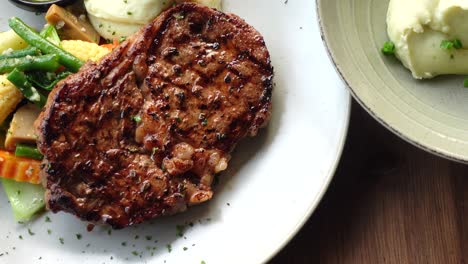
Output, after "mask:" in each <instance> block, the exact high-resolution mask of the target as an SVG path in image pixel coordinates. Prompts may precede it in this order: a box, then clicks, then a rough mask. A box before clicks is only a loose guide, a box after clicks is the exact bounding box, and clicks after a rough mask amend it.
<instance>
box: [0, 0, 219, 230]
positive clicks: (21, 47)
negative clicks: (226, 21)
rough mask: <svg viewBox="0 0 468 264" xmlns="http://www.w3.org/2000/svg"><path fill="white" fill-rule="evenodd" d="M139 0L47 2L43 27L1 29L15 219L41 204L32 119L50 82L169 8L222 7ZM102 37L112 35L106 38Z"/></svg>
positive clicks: (1, 90) (0, 79)
mask: <svg viewBox="0 0 468 264" xmlns="http://www.w3.org/2000/svg"><path fill="white" fill-rule="evenodd" d="M142 2H144V1H141V2H140V1H131V2H130V1H123V2H113V4H114V3H115V6H113V7H115V8H110V7H109V6H108V2H106V1H102V0H86V1H84V7H85V9H83V6H71V7H70V8H71V9H68V8H67V9H65V8H62V7H59V6H57V5H52V6H51V7H50V8H49V10H48V12H47V14H46V15H45V19H46V20H47V24H46V26H44V28H43V29H42V30H40V31H36V30H35V29H33V28H31V27H30V26H28V25H26V24H25V23H24V22H23V21H21V19H19V18H16V17H13V18H11V19H9V21H8V24H9V26H10V28H11V30H9V31H6V32H0V179H1V181H2V184H3V187H4V189H5V193H6V195H7V196H8V199H9V201H10V205H11V207H12V209H13V213H14V216H15V218H16V220H17V221H27V220H29V219H30V218H31V217H32V216H33V215H34V214H35V213H37V212H38V211H40V210H41V209H42V208H44V205H45V203H44V188H43V187H42V186H41V179H40V177H39V171H40V166H41V160H42V158H43V157H42V154H41V153H40V152H39V151H38V150H37V148H36V146H35V144H36V140H37V138H36V136H35V132H34V129H33V127H34V125H33V123H34V121H35V120H36V119H37V117H38V115H39V113H40V111H41V109H42V108H43V107H44V105H45V104H46V102H47V96H48V94H49V92H50V91H51V90H52V89H53V88H54V86H55V85H56V84H57V83H58V82H59V81H60V80H62V79H64V78H66V77H67V76H69V75H70V74H72V73H75V72H77V71H78V70H79V69H80V68H81V66H82V65H83V64H84V63H85V62H86V61H89V60H91V61H99V60H100V59H101V58H102V57H104V56H105V55H107V54H108V53H109V52H110V51H111V50H112V49H113V48H115V47H116V46H117V45H118V44H119V42H121V41H123V40H124V39H125V38H126V36H129V35H130V34H133V33H134V32H136V31H137V30H138V29H139V28H141V27H142V26H143V25H144V24H145V23H147V22H149V21H151V20H152V19H154V18H155V17H156V16H157V15H158V14H159V13H160V12H162V11H164V9H165V8H169V7H170V6H171V5H175V4H177V3H182V2H196V3H199V4H203V5H207V6H210V7H213V8H217V9H221V0H169V1H168V0H160V3H159V4H157V5H156V6H153V7H154V9H151V10H143V9H141V5H142ZM152 4H153V5H154V4H155V3H154V2H153V3H152ZM73 8H77V10H75V12H74V11H73ZM109 8H110V9H109ZM108 9H109V10H108ZM146 11H148V12H146ZM86 12H87V15H88V17H87V16H86V15H84V14H85V13H86ZM100 12H104V13H105V14H104V15H103V14H100ZM114 13H115V14H114ZM137 13H138V14H137ZM122 16H123V17H125V18H126V19H125V20H124V21H121V20H119V19H120V18H121V17H122ZM92 18H93V19H92ZM115 19H117V20H115ZM141 19H143V20H144V21H145V22H144V23H142V21H143V20H142V21H140V20H141ZM127 22H128V23H127ZM132 23H133V24H132ZM129 29H132V30H131V31H132V32H130V31H129ZM106 36H107V38H112V39H105V40H103V37H106ZM103 42H104V43H103ZM100 44H101V45H100Z"/></svg>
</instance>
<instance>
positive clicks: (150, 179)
mask: <svg viewBox="0 0 468 264" xmlns="http://www.w3.org/2000/svg"><path fill="white" fill-rule="evenodd" d="M272 78H273V69H272V66H271V65H270V58H269V53H268V50H267V48H266V47H265V43H264V40H263V38H262V36H261V35H260V34H259V33H258V32H257V31H256V30H255V29H254V28H252V27H251V26H249V25H248V24H246V22H244V21H243V20H242V19H240V18H239V17H237V16H235V15H231V14H224V13H222V12H219V11H216V10H213V9H210V8H207V7H204V6H200V5H197V4H181V5H178V6H175V7H173V8H171V9H169V10H167V11H166V12H164V13H163V14H161V15H160V16H159V17H158V18H156V20H154V21H153V22H152V23H151V24H149V25H147V26H145V27H144V28H143V29H142V30H141V31H140V32H138V33H137V34H135V35H134V36H132V37H131V38H129V39H128V40H126V41H125V42H123V43H122V44H121V45H120V46H119V47H118V48H116V49H115V50H114V51H113V52H112V53H111V54H109V55H108V56H107V57H106V58H104V59H103V60H102V61H101V62H99V63H97V64H95V63H91V62H88V63H87V64H86V65H85V66H83V68H82V69H81V70H80V72H78V73H77V74H74V75H72V76H70V77H69V78H67V79H65V80H63V81H62V82H60V83H59V84H58V85H57V86H56V87H55V89H54V91H53V92H52V93H51V94H50V96H49V100H48V103H47V105H46V108H45V111H44V112H43V113H42V114H41V116H40V117H39V119H38V120H37V122H36V125H37V131H38V135H39V141H38V146H39V149H40V151H41V152H42V153H43V154H44V156H45V159H44V163H43V169H42V176H43V178H44V182H45V185H46V187H47V193H46V200H47V206H48V208H49V209H50V210H52V211H53V212H58V211H66V212H69V213H72V214H74V215H76V216H78V217H79V218H81V219H82V220H85V221H90V222H97V223H100V222H104V223H107V224H109V225H111V226H112V227H114V228H123V227H126V226H129V225H132V224H137V223H140V222H142V221H144V220H147V219H151V218H154V217H157V216H162V215H171V214H175V213H178V212H182V211H184V210H186V209H187V207H188V206H191V205H196V204H200V203H202V202H205V201H207V200H210V199H211V198H212V196H213V191H212V183H213V178H214V175H215V174H216V173H219V172H221V171H223V170H225V169H226V167H227V164H228V161H229V159H230V155H229V154H230V152H231V151H232V150H233V148H234V147H235V145H236V144H237V143H238V142H239V140H240V139H242V138H243V137H245V136H254V135H256V134H257V131H258V130H259V129H260V128H261V127H262V126H264V125H265V124H266V122H267V121H268V119H269V116H270V111H271V94H272Z"/></svg>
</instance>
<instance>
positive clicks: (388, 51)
mask: <svg viewBox="0 0 468 264" xmlns="http://www.w3.org/2000/svg"><path fill="white" fill-rule="evenodd" d="M382 53H383V54H385V55H393V54H395V44H394V43H393V42H391V41H387V42H385V43H384V45H383V48H382Z"/></svg>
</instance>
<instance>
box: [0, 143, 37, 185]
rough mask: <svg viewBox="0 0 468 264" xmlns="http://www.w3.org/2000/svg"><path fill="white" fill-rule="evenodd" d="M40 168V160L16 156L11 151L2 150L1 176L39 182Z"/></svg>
mask: <svg viewBox="0 0 468 264" xmlns="http://www.w3.org/2000/svg"><path fill="white" fill-rule="evenodd" d="M40 170H41V162H40V161H38V160H33V159H28V158H20V157H16V156H15V155H14V154H13V153H11V152H8V151H4V150H0V178H5V179H12V180H15V181H18V182H29V183H32V184H39V183H40V182H41V179H40V177H39V171H40Z"/></svg>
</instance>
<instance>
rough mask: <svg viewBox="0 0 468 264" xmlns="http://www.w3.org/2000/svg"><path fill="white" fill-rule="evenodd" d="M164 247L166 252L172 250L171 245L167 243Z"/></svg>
mask: <svg viewBox="0 0 468 264" xmlns="http://www.w3.org/2000/svg"><path fill="white" fill-rule="evenodd" d="M166 248H167V252H169V253H171V252H172V245H171V244H167V245H166Z"/></svg>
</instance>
